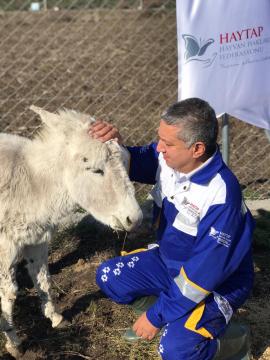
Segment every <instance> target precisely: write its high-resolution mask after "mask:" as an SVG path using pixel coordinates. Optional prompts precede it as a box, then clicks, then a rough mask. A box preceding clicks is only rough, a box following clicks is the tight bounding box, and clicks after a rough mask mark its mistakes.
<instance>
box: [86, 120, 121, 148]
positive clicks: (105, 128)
mask: <svg viewBox="0 0 270 360" xmlns="http://www.w3.org/2000/svg"><path fill="white" fill-rule="evenodd" d="M89 134H90V135H91V136H92V137H93V138H94V139H98V140H100V141H102V142H105V141H108V140H112V139H116V140H117V141H118V143H119V144H122V137H121V135H120V133H119V131H118V129H117V128H116V127H115V126H113V125H111V124H109V123H107V122H106V121H103V120H97V121H95V122H94V123H93V125H92V126H91V127H90V129H89Z"/></svg>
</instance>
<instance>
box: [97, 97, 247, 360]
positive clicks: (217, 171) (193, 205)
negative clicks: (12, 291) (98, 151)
mask: <svg viewBox="0 0 270 360" xmlns="http://www.w3.org/2000/svg"><path fill="white" fill-rule="evenodd" d="M91 132H92V135H93V136H95V137H97V138H99V139H100V140H101V141H106V140H108V139H111V138H118V140H119V141H120V142H121V136H120V134H119V132H118V130H117V129H116V128H114V127H112V126H111V125H109V124H108V123H106V122H97V123H96V124H95V125H94V126H93V127H92V129H91ZM217 133H218V123H217V119H216V115H215V112H214V110H213V109H212V108H211V107H210V106H209V104H208V103H207V102H205V101H203V100H201V99H198V98H191V99H187V100H184V101H180V102H178V103H175V104H173V105H172V106H170V107H169V108H168V109H167V111H165V113H164V114H163V115H162V116H161V121H160V125H159V129H158V142H157V143H152V144H150V145H147V146H135V147H127V149H128V151H129V153H130V172H129V175H130V179H131V180H132V181H137V182H140V183H146V184H153V185H155V186H154V188H153V190H152V195H153V199H154V223H156V226H157V244H158V247H156V248H154V249H152V250H148V251H144V252H139V253H136V254H130V255H127V256H123V257H117V258H114V259H110V260H108V261H106V262H104V263H103V264H101V266H100V267H99V268H98V270H97V277H96V281H97V284H98V285H99V287H100V288H101V290H102V291H103V292H104V293H105V294H106V295H107V296H108V297H109V298H111V299H112V300H113V301H115V302H117V303H120V304H130V303H132V302H134V301H135V300H136V299H137V298H140V297H142V296H148V295H154V296H156V297H157V300H156V302H155V303H154V304H153V305H152V306H151V307H150V308H149V309H148V310H147V311H146V312H145V313H143V314H142V315H141V316H140V317H139V318H138V319H137V321H136V322H135V324H134V325H133V330H134V331H135V332H136V334H137V335H138V336H140V337H141V338H143V339H146V340H151V339H153V338H154V336H155V335H157V334H158V332H159V331H160V329H161V328H164V330H163V335H162V336H161V339H160V345H159V353H160V355H161V357H162V359H164V360H187V359H193V360H208V359H213V357H214V356H215V354H216V351H217V337H219V336H220V335H221V334H222V333H223V332H224V330H225V329H226V327H227V325H228V322H229V320H230V318H231V316H232V314H233V312H235V311H236V309H237V308H239V306H241V305H242V304H243V303H244V302H245V300H246V299H247V297H248V295H249V293H250V290H251V288H252V283H253V262H252V254H251V237H252V232H253V227H254V224H253V219H252V216H251V214H250V212H249V210H248V209H247V207H246V206H245V203H244V201H243V198H242V194H241V189H240V186H239V183H238V181H237V179H236V177H235V175H234V174H233V173H232V172H231V171H230V169H229V168H228V167H227V166H226V165H225V164H224V162H223V160H222V157H221V154H220V151H219V148H218V146H217V144H216V141H217ZM240 156H241V155H240Z"/></svg>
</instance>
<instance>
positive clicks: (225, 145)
mask: <svg viewBox="0 0 270 360" xmlns="http://www.w3.org/2000/svg"><path fill="white" fill-rule="evenodd" d="M221 120H222V123H221V137H222V157H223V160H224V162H225V164H226V165H229V160H230V159H229V147H230V142H229V115H228V114H226V113H225V114H223V115H222V117H221Z"/></svg>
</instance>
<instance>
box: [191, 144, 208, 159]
mask: <svg viewBox="0 0 270 360" xmlns="http://www.w3.org/2000/svg"><path fill="white" fill-rule="evenodd" d="M192 147H193V158H194V159H198V158H200V157H202V156H203V155H205V151H206V146H205V144H204V143H203V142H201V141H198V142H196V143H195V144H193V145H192Z"/></svg>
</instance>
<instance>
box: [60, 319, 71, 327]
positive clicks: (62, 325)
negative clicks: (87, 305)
mask: <svg viewBox="0 0 270 360" xmlns="http://www.w3.org/2000/svg"><path fill="white" fill-rule="evenodd" d="M70 325H71V322H70V321H68V320H66V319H64V318H63V320H62V321H61V322H60V324H58V325H57V329H65V328H67V327H69V326H70Z"/></svg>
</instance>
